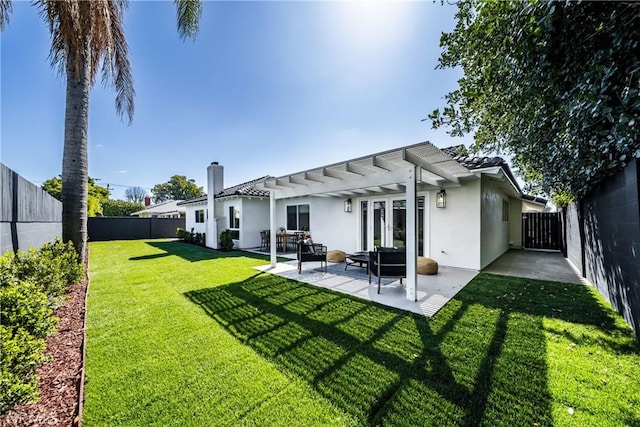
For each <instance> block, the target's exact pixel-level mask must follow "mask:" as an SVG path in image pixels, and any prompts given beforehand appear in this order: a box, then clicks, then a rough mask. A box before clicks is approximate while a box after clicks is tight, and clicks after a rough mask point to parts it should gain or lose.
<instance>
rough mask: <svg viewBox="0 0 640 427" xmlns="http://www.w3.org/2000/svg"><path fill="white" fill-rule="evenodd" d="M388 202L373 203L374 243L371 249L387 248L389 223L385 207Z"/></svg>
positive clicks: (375, 201) (377, 201) (372, 235)
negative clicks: (376, 247) (377, 247)
mask: <svg viewBox="0 0 640 427" xmlns="http://www.w3.org/2000/svg"><path fill="white" fill-rule="evenodd" d="M386 205H387V202H386V201H384V200H374V201H373V215H372V218H371V220H372V222H373V233H371V237H372V238H373V241H372V242H371V244H370V247H371V249H373V247H375V246H386V243H387V222H386V218H385V207H386Z"/></svg>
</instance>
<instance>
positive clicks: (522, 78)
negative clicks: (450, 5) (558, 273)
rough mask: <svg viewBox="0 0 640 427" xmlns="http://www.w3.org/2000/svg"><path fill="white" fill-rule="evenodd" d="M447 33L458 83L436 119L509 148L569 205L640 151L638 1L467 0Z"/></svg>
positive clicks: (478, 140)
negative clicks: (459, 73) (458, 72)
mask: <svg viewBox="0 0 640 427" xmlns="http://www.w3.org/2000/svg"><path fill="white" fill-rule="evenodd" d="M456 17H457V24H456V27H455V29H454V30H453V31H452V32H451V33H445V34H443V35H442V37H441V39H440V45H441V47H442V48H443V52H442V54H441V57H440V61H439V65H438V67H439V68H453V67H461V68H462V70H463V71H464V76H463V77H462V78H461V79H460V80H459V81H458V88H457V89H456V90H454V91H452V92H451V93H449V94H447V95H446V96H445V100H446V104H447V105H446V107H445V108H444V109H443V111H440V110H435V111H434V112H433V113H432V114H431V115H430V118H431V119H432V123H433V126H434V127H435V128H437V127H440V126H448V127H449V133H451V134H452V135H454V136H460V135H464V134H466V133H470V132H475V144H474V147H473V148H474V149H475V150H483V151H498V152H500V151H506V152H507V153H510V154H512V155H513V161H514V165H515V166H516V167H517V168H518V169H519V171H520V174H521V175H522V176H523V177H524V178H525V179H526V180H528V181H531V182H533V183H534V188H533V189H541V190H543V191H544V192H546V193H547V194H551V195H553V196H555V198H556V200H560V201H563V202H564V203H566V202H568V201H571V200H572V199H574V198H575V197H576V196H581V195H583V194H585V193H586V192H587V191H589V189H590V188H592V187H593V186H594V185H595V184H597V183H598V182H599V181H601V180H603V179H604V178H606V177H607V176H609V175H611V174H613V173H615V172H617V171H618V170H620V169H621V168H622V167H624V166H625V164H626V163H628V162H629V161H631V160H632V159H633V158H634V157H635V158H639V157H640V138H638V129H639V125H640V124H639V123H638V120H637V117H638V116H639V113H640V98H639V97H638V90H639V83H640V55H639V53H640V46H639V43H640V33H639V32H638V31H637V28H638V26H639V25H640V3H621V2H620V3H619V2H546V1H540V2H515V1H514V2H492V1H486V2H485V1H481V2H461V3H460V4H459V5H458V13H457V15H456Z"/></svg>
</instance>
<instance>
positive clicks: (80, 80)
mask: <svg viewBox="0 0 640 427" xmlns="http://www.w3.org/2000/svg"><path fill="white" fill-rule="evenodd" d="M90 47H91V46H90V42H89V37H86V39H85V43H84V48H85V51H84V52H82V53H81V55H79V56H81V57H82V59H81V60H80V61H79V62H78V64H76V56H77V52H74V51H73V49H69V51H68V52H67V53H68V55H67V58H66V73H67V98H66V109H65V122H64V152H63V156H62V239H63V241H65V242H66V241H69V240H71V241H72V242H73V244H74V245H75V247H76V250H77V251H78V256H79V257H80V260H81V261H82V262H84V261H85V258H86V245H87V191H88V178H89V170H88V169H89V164H88V155H87V145H88V132H89V97H90V94H91V53H90ZM76 67H77V68H76Z"/></svg>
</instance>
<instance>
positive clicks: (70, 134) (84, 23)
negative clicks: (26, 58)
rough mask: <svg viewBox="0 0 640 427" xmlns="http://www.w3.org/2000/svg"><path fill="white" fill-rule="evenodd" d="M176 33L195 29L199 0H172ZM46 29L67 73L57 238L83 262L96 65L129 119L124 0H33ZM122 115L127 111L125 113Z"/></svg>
mask: <svg viewBox="0 0 640 427" xmlns="http://www.w3.org/2000/svg"><path fill="white" fill-rule="evenodd" d="M174 3H175V5H176V9H177V24H178V33H179V34H180V36H181V37H182V39H183V40H184V39H186V38H190V39H193V38H194V37H195V36H196V34H197V32H198V25H199V21H200V14H201V12H202V4H201V2H200V0H174ZM35 4H36V5H37V7H38V8H39V10H40V13H41V15H42V17H43V18H44V20H45V22H46V23H47V25H48V26H49V31H50V32H51V37H52V42H51V65H52V66H53V67H56V68H59V69H60V70H61V71H62V72H64V74H65V76H66V79H67V93H66V108H65V127H64V151H63V157H62V238H63V240H64V241H65V242H66V241H69V240H71V241H72V242H73V243H74V245H75V247H76V249H77V251H78V255H79V257H80V259H81V260H82V261H83V262H84V261H85V257H86V244H87V190H88V188H87V182H88V173H89V172H88V171H89V168H88V156H87V146H88V127H89V126H88V125H89V99H90V95H91V88H92V87H93V84H94V82H95V77H96V75H97V73H98V71H99V70H100V71H101V73H102V80H103V82H104V83H111V84H112V85H113V87H114V89H115V91H116V112H117V114H118V115H119V116H120V117H121V118H123V119H125V118H126V121H127V123H131V120H132V119H133V110H134V97H135V91H134V88H133V76H132V73H131V63H130V62H129V49H128V46H127V40H126V38H125V35H124V32H123V29H122V18H123V13H124V11H125V10H126V8H127V1H126V0H91V1H86V0H66V1H46V0H39V1H37V2H35ZM11 10H12V4H11V0H0V31H1V30H3V29H4V27H5V26H6V24H7V23H8V22H9V15H10V13H11ZM125 116H126V117H125Z"/></svg>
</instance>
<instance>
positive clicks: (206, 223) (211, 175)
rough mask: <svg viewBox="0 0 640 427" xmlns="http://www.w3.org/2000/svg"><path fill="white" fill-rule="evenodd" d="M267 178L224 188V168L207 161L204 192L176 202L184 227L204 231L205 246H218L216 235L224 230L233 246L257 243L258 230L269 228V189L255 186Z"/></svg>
mask: <svg viewBox="0 0 640 427" xmlns="http://www.w3.org/2000/svg"><path fill="white" fill-rule="evenodd" d="M271 178H273V177H271V176H264V177H262V178H258V179H254V180H252V181H248V182H245V183H242V184H238V185H235V186H233V187H229V188H224V168H223V167H222V166H221V165H219V164H218V162H213V163H211V165H209V167H208V168H207V181H208V182H207V195H206V196H202V197H197V198H195V199H190V200H185V201H182V202H180V203H179V206H180V207H183V208H185V209H186V223H185V228H186V230H187V231H193V232H194V233H205V241H206V245H207V246H208V247H211V248H217V247H218V236H219V235H220V232H222V231H223V230H225V229H229V230H231V232H232V236H233V241H234V246H235V247H237V248H255V247H258V246H260V231H262V230H265V229H267V228H269V191H268V190H264V189H259V188H258V187H257V186H258V185H259V184H262V183H264V182H265V181H266V180H268V179H271ZM214 200H215V203H214V202H213V201H214ZM211 212H213V213H214V214H213V216H211V215H210V213H211ZM210 218H211V219H210ZM214 230H215V231H214ZM241 230H242V232H241ZM213 236H216V237H215V238H213Z"/></svg>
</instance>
